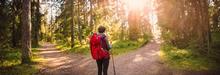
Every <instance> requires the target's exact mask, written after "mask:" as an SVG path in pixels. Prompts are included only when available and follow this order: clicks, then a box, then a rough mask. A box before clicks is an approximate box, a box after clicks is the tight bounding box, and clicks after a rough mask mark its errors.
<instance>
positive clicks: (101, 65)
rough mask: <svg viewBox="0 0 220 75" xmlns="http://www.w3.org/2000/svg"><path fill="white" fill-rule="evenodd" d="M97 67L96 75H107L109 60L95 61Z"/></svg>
mask: <svg viewBox="0 0 220 75" xmlns="http://www.w3.org/2000/svg"><path fill="white" fill-rule="evenodd" d="M96 62H97V66H98V75H102V72H103V75H108V65H109V58H105V59H100V60H96Z"/></svg>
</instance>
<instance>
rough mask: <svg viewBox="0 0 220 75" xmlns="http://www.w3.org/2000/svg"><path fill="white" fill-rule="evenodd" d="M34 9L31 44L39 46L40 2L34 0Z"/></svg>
mask: <svg viewBox="0 0 220 75" xmlns="http://www.w3.org/2000/svg"><path fill="white" fill-rule="evenodd" d="M34 3H35V4H34V5H35V7H36V10H35V9H34V10H35V15H34V17H35V20H34V25H33V29H34V30H33V41H32V46H34V47H37V46H39V30H40V22H41V21H40V17H41V15H40V2H39V0H37V2H34Z"/></svg>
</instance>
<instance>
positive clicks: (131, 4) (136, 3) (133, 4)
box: [126, 0, 146, 10]
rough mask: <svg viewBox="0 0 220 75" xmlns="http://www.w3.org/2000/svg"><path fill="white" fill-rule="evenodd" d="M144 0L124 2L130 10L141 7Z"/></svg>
mask: <svg viewBox="0 0 220 75" xmlns="http://www.w3.org/2000/svg"><path fill="white" fill-rule="evenodd" d="M145 1H146V0H127V1H126V4H127V6H128V8H129V9H130V10H137V9H143V8H144V3H145Z"/></svg>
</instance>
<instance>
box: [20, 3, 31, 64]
mask: <svg viewBox="0 0 220 75" xmlns="http://www.w3.org/2000/svg"><path fill="white" fill-rule="evenodd" d="M30 9H31V0H23V3H22V16H21V20H22V26H21V28H22V37H21V39H22V41H21V42H22V43H21V46H22V51H21V53H22V63H28V62H30V61H31V10H30Z"/></svg>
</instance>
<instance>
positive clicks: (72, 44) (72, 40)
mask: <svg viewBox="0 0 220 75" xmlns="http://www.w3.org/2000/svg"><path fill="white" fill-rule="evenodd" d="M71 8H72V11H71V15H72V19H71V47H72V48H73V47H74V41H75V40H74V1H73V0H71Z"/></svg>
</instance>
